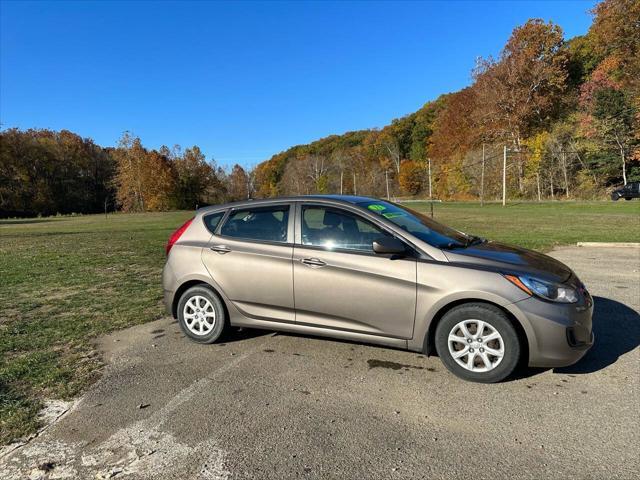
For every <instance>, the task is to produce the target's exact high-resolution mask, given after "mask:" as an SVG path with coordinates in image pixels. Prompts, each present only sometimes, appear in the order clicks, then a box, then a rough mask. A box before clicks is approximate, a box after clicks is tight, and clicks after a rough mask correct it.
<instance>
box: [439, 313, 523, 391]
mask: <svg viewBox="0 0 640 480" xmlns="http://www.w3.org/2000/svg"><path fill="white" fill-rule="evenodd" d="M478 321H481V322H484V327H483V328H482V333H481V335H484V338H481V337H478V336H477V335H476V331H477V328H478V326H479V324H478ZM461 324H462V325H464V326H465V327H466V334H465V333H464V331H463V330H462V329H461V328H460V325H461ZM496 333H497V335H496ZM450 334H452V335H454V336H455V337H456V338H461V341H457V340H454V341H451V342H450V341H449V335H450ZM469 340H471V342H469ZM435 344H436V350H437V351H438V356H439V357H440V360H441V361H442V363H444V366H445V367H447V369H448V370H449V371H451V372H452V373H453V374H454V375H456V376H458V377H460V378H462V379H463V380H468V381H471V382H479V383H495V382H500V381H502V380H504V379H505V378H507V377H508V376H509V375H511V374H512V373H513V372H514V371H515V370H516V368H517V367H518V365H519V364H520V360H521V356H522V352H523V351H524V349H523V348H522V345H521V341H520V338H519V337H518V333H517V332H516V329H515V328H514V326H513V324H512V323H511V321H510V320H509V319H508V318H507V316H506V315H505V314H504V312H503V311H502V310H500V309H499V308H497V307H495V306H493V305H489V304H486V303H466V304H463V305H459V306H457V307H454V308H452V309H451V310H449V311H448V312H447V313H446V314H445V315H444V316H443V317H442V319H441V320H440V322H439V323H438V326H437V328H436V335H435ZM465 350H466V352H467V353H466V354H465V353H463V352H464V351H465ZM452 351H453V352H454V353H455V352H460V354H459V355H458V356H459V358H458V360H456V359H455V358H454V353H452ZM492 352H495V353H496V354H495V355H494V354H492ZM500 354H502V356H501V357H500ZM470 359H471V360H470ZM459 362H461V363H464V364H465V365H466V366H463V365H461V363H459ZM487 362H488V363H487ZM469 365H471V368H469Z"/></svg>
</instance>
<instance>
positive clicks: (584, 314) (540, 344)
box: [511, 297, 595, 367]
mask: <svg viewBox="0 0 640 480" xmlns="http://www.w3.org/2000/svg"><path fill="white" fill-rule="evenodd" d="M511 307H513V310H512V312H513V313H514V314H515V315H516V316H517V317H519V316H524V317H525V322H526V324H527V325H528V328H527V329H525V330H528V331H527V337H528V343H529V365H530V366H532V367H565V366H568V365H572V364H574V363H576V362H577V361H579V360H580V359H581V358H582V357H583V356H584V355H585V354H586V353H587V351H588V350H589V349H590V348H591V346H592V345H593V343H594V340H595V338H594V335H593V332H592V316H593V300H591V298H588V299H585V300H584V301H582V302H580V303H578V304H558V303H551V302H545V301H542V300H539V299H537V298H534V297H530V298H527V299H525V300H521V301H520V302H516V303H514V304H512V305H511ZM516 312H517V313H516ZM525 322H521V323H525Z"/></svg>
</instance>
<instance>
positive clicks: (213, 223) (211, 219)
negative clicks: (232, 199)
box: [204, 212, 225, 233]
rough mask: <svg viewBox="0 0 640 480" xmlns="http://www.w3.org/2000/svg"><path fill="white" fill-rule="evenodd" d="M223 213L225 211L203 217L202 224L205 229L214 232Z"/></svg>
mask: <svg viewBox="0 0 640 480" xmlns="http://www.w3.org/2000/svg"><path fill="white" fill-rule="evenodd" d="M224 213H225V212H218V213H213V214H211V215H207V216H206V217H204V224H205V226H206V227H207V230H209V231H210V232H211V233H215V231H216V228H218V224H219V223H220V220H222V217H224Z"/></svg>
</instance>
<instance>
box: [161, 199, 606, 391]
mask: <svg viewBox="0 0 640 480" xmlns="http://www.w3.org/2000/svg"><path fill="white" fill-rule="evenodd" d="M166 250H167V261H166V264H165V267H164V270H163V285H164V301H165V305H166V307H167V310H168V312H169V313H170V314H171V315H172V316H173V317H174V318H176V319H177V320H178V322H179V324H180V327H181V329H182V331H183V332H184V334H185V335H186V336H187V337H189V338H190V339H191V340H193V341H195V342H198V343H213V342H215V341H217V340H218V339H220V338H221V336H222V335H223V333H224V332H225V331H226V330H227V329H228V328H229V327H244V328H257V329H266V330H275V331H283V332H295V333H299V334H305V335H311V336H322V337H333V338H336V339H342V340H348V341H356V342H364V343H370V344H375V345H382V346H386V347H392V348H399V349H405V350H410V351H415V352H421V353H424V354H425V355H427V356H430V355H437V356H439V357H440V359H441V361H442V362H443V363H444V365H445V367H446V368H447V369H449V370H450V371H451V372H453V373H454V374H455V375H457V376H458V377H461V378H463V379H465V380H470V381H476V382H484V383H492V382H499V381H502V380H504V379H506V378H508V377H510V376H511V375H512V374H513V373H514V371H515V370H516V369H517V368H518V367H519V366H521V365H523V366H524V365H527V364H528V365H530V366H535V367H561V366H567V365H571V364H573V363H575V362H577V361H578V360H579V359H580V358H582V356H583V355H584V354H585V353H586V352H587V350H588V349H589V348H590V347H591V345H592V344H593V342H594V336H593V333H592V327H591V317H592V313H593V299H592V297H591V296H590V295H589V293H588V291H587V290H586V288H585V286H584V285H583V284H582V282H581V281H580V280H579V279H578V277H577V276H576V275H575V273H574V272H573V271H571V269H570V268H569V267H567V266H566V265H564V264H562V263H561V262H559V261H557V260H555V259H553V258H551V257H549V256H547V255H544V254H542V253H538V252H535V251H531V250H526V249H524V248H519V247H515V246H510V245H505V244H503V243H499V242H493V241H488V240H486V239H483V238H480V237H477V236H473V235H468V234H465V233H462V232H460V231H457V230H455V229H453V228H450V227H447V226H445V225H443V224H440V223H438V222H436V221H434V220H433V219H431V218H429V217H427V216H425V215H423V214H421V213H419V212H416V211H413V210H411V209H409V208H406V207H405V206H402V205H399V204H396V203H392V202H389V201H384V200H379V199H375V198H369V197H361V196H348V195H344V196H343V195H313V196H299V197H286V198H271V199H262V200H247V201H243V202H237V203H230V204H226V205H219V206H214V207H207V208H203V209H200V210H198V211H197V212H196V214H195V217H193V218H192V219H190V220H188V221H187V222H186V223H185V224H184V225H182V226H181V227H180V228H178V229H177V230H176V231H175V232H174V233H173V234H172V235H171V237H170V238H169V241H168V243H167V246H166Z"/></svg>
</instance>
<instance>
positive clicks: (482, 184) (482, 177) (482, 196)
mask: <svg viewBox="0 0 640 480" xmlns="http://www.w3.org/2000/svg"><path fill="white" fill-rule="evenodd" d="M480 206H481V207H483V206H484V143H483V144H482V170H481V173H480Z"/></svg>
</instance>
